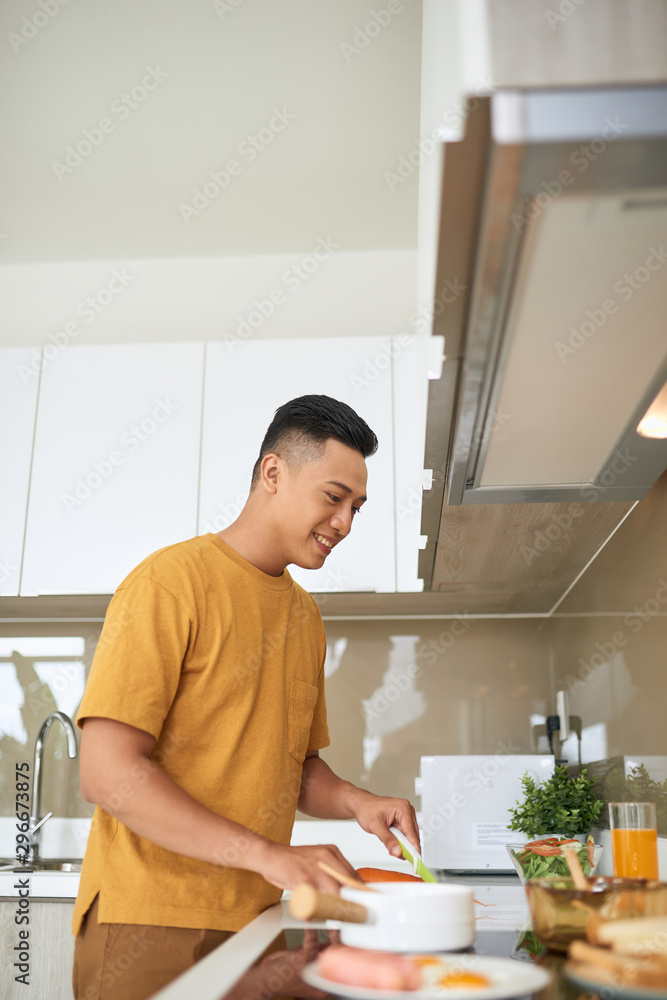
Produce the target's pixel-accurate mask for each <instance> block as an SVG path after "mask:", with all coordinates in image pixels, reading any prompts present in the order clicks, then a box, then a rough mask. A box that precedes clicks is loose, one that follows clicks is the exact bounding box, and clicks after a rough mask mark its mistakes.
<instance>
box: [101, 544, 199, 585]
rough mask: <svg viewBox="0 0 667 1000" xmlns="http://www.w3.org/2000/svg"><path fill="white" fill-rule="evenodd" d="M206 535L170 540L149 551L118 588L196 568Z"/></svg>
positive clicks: (178, 574)
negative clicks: (166, 543) (153, 550)
mask: <svg viewBox="0 0 667 1000" xmlns="http://www.w3.org/2000/svg"><path fill="white" fill-rule="evenodd" d="M208 544H209V543H208V542H207V539H206V535H194V536H193V537H192V538H186V539H185V540H183V541H180V542H172V543H171V544H170V545H165V546H163V547H162V548H161V549H156V550H155V552H151V553H150V555H148V556H146V557H145V558H144V559H142V561H141V562H140V563H138V564H137V565H136V566H135V567H134V569H132V570H131V571H130V572H129V573H128V574H127V576H126V577H125V579H124V580H123V581H122V582H121V584H120V586H119V588H118V589H121V588H123V587H127V586H129V585H130V584H132V583H136V582H137V581H139V580H155V581H157V582H162V581H164V580H165V579H171V578H172V577H174V576H176V578H179V577H182V576H183V575H184V574H187V573H188V571H189V570H193V571H194V570H196V568H197V566H198V564H200V563H201V559H202V553H203V551H205V550H206V549H207V548H208Z"/></svg>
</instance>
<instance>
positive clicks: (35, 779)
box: [26, 712, 77, 864]
mask: <svg viewBox="0 0 667 1000" xmlns="http://www.w3.org/2000/svg"><path fill="white" fill-rule="evenodd" d="M56 721H57V722H59V723H60V724H61V725H62V727H63V729H64V730H65V732H66V733H67V754H68V756H69V758H70V759H71V760H74V758H75V757H76V755H77V750H76V735H75V732H74V725H73V723H72V720H71V719H70V717H69V716H68V715H65V713H64V712H51V714H50V715H47V717H46V718H45V719H44V722H43V723H42V725H41V727H40V730H39V733H38V735H37V740H36V742H35V760H34V764H33V770H32V794H31V797H30V802H31V805H32V816H31V817H30V831H29V833H30V846H29V848H28V854H27V857H26V862H27V863H28V864H31V863H33V862H35V861H38V860H39V845H40V842H41V837H42V827H43V825H44V823H46V821H47V819H49V818H50V817H51V816H52V815H53V813H50V812H49V813H47V814H46V816H41V815H40V814H41V811H42V751H43V749H44V743H45V742H46V737H47V735H48V732H49V729H50V728H51V726H52V725H53V723H54V722H56Z"/></svg>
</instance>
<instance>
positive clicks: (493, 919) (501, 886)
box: [153, 864, 578, 1000]
mask: <svg viewBox="0 0 667 1000" xmlns="http://www.w3.org/2000/svg"><path fill="white" fill-rule="evenodd" d="M358 867H361V864H359V865H358ZM448 881H451V882H456V883H459V884H465V885H470V886H472V887H473V889H474V893H475V899H476V900H479V903H477V904H476V906H475V912H476V918H477V922H476V929H477V934H476V939H475V950H476V951H477V952H478V953H480V954H488V955H496V956H504V957H508V956H509V955H510V953H511V952H512V950H513V948H514V946H515V945H516V943H517V940H518V938H519V937H520V936H521V934H522V933H523V932H524V931H526V930H528V929H529V927H530V921H529V913H528V905H527V901H526V894H525V890H524V888H523V886H522V885H521V883H520V881H519V878H518V876H516V875H497V876H488V875H482V876H461V877H453V878H451V879H448ZM306 927H315V928H320V929H324V928H325V927H326V924H317V923H312V924H306V923H304V922H303V921H299V920H295V919H294V918H293V917H292V916H290V914H289V911H288V910H287V903H286V900H285V899H283V901H282V902H281V903H278V904H277V905H276V906H272V907H271V908H270V909H268V910H266V911H265V912H264V913H262V914H261V915H260V916H259V917H257V918H256V919H255V920H254V921H253V922H252V923H251V924H249V925H248V926H247V927H245V928H244V929H243V930H242V931H239V932H238V934H236V935H235V936H234V937H233V938H232V939H231V940H230V941H228V942H226V943H225V944H223V945H221V946H220V947H219V948H217V949H216V950H215V951H214V952H212V953H211V954H210V955H208V956H207V957H206V958H205V959H203V960H202V961H201V962H198V963H197V965H195V966H194V967H193V968H192V969H190V970H189V971H188V972H186V973H185V974H184V975H183V976H180V977H179V978H178V979H177V980H175V981H174V982H173V983H171V984H170V985H169V986H167V987H165V989H163V990H161V991H160V992H159V993H156V994H155V996H154V998H153V1000H189V998H190V997H192V996H196V997H197V998H198V1000H222V998H223V997H224V996H225V994H226V993H228V992H229V991H230V990H231V989H232V987H233V986H234V985H235V983H236V982H237V981H238V980H239V978H240V977H241V976H242V975H244V973H245V972H246V971H247V970H248V969H249V968H250V966H251V965H252V964H253V963H254V962H255V961H256V960H257V959H258V958H259V957H260V955H261V954H262V953H263V952H264V950H265V949H266V948H267V947H268V946H269V945H270V944H271V942H272V941H273V940H274V939H275V938H276V937H277V936H278V934H280V932H281V931H283V930H287V931H302V930H303V929H304V928H306ZM525 957H526V959H527V957H528V956H525ZM557 961H558V960H557ZM543 995H544V996H545V997H547V996H548V997H550V998H551V997H552V996H553V997H554V998H556V997H561V996H562V997H563V998H565V997H569V994H567V993H562V994H561V993H553V994H550V993H548V992H547V991H544V993H543ZM573 996H578V993H575V994H573Z"/></svg>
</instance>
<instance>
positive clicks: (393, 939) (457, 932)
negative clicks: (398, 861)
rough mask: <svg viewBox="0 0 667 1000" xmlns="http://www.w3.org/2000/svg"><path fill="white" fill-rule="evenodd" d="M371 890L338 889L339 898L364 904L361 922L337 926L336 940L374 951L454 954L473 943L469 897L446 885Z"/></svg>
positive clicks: (377, 885) (387, 885) (463, 889)
mask: <svg viewBox="0 0 667 1000" xmlns="http://www.w3.org/2000/svg"><path fill="white" fill-rule="evenodd" d="M370 887H371V888H372V889H376V890H377V892H373V893H370V892H365V891H364V890H363V889H351V888H348V887H347V886H344V887H343V888H342V889H341V896H342V897H343V898H344V899H349V900H352V902H354V903H359V904H360V905H361V906H365V907H366V909H367V910H368V920H367V922H366V923H365V924H353V923H341V925H340V928H341V940H342V942H343V944H347V945H351V946H352V947H353V948H376V949H378V950H380V951H455V950H457V949H460V948H467V947H469V945H471V944H472V943H473V941H474V939H475V918H474V907H473V893H472V889H469V888H468V887H467V886H464V885H455V884H454V883H449V882H438V883H430V882H429V883H423V884H422V883H419V882H372V883H370Z"/></svg>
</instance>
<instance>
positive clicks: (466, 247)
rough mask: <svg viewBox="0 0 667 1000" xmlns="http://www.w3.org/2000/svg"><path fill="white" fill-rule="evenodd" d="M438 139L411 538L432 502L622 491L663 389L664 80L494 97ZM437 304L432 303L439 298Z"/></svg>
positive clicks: (635, 479)
mask: <svg viewBox="0 0 667 1000" xmlns="http://www.w3.org/2000/svg"><path fill="white" fill-rule="evenodd" d="M466 113H467V120H466V131H465V136H464V138H463V140H462V141H458V142H451V143H450V142H447V143H446V145H445V155H444V171H443V183H442V204H441V219H440V234H439V247H438V264H437V279H436V289H435V300H436V302H437V301H438V299H439V296H438V290H439V289H440V288H441V287H444V286H445V283H446V282H447V281H449V282H450V283H451V282H452V281H453V280H454V279H456V280H458V283H459V285H458V287H461V285H465V286H466V290H465V292H464V293H463V294H461V295H460V296H459V297H458V298H457V299H456V300H455V301H454V302H453V303H451V304H449V305H445V306H444V308H443V309H442V311H441V312H440V314H439V315H436V316H435V317H434V322H433V334H435V335H439V336H444V338H445V363H444V366H443V375H442V377H441V379H439V380H438V381H434V382H432V383H431V385H430V392H429V403H428V417H427V436H426V454H425V467H426V468H428V469H432V470H433V486H432V489H431V491H430V492H427V493H425V494H424V508H423V520H422V533H423V534H424V535H427V536H429V538H430V539H431V540H433V539H434V538H436V537H437V531H438V524H439V521H440V515H441V510H442V505H443V504H447V505H457V504H497V503H517V502H533V503H535V502H544V501H570V500H572V501H580V502H581V501H584V502H585V501H593V500H631V499H637V498H640V497H642V496H644V494H645V493H646V492H647V491H648V489H649V488H650V487H651V486H652V485H653V483H654V482H655V481H656V480H657V479H658V477H659V476H660V474H661V473H662V472H663V470H664V469H665V468H666V467H667V440H650V439H647V438H644V437H641V436H640V435H638V434H637V433H636V427H637V424H638V423H639V421H640V419H641V417H642V416H643V414H644V413H645V411H646V410H647V408H648V407H649V405H650V404H651V402H652V400H653V399H654V397H655V396H657V395H658V393H659V392H660V390H661V388H662V386H663V385H664V383H665V382H666V381H667V86H662V85H661V86H632V87H623V88H609V87H599V88H586V89H557V90H521V91H518V90H500V91H497V92H495V93H494V94H493V95H492V96H491V97H485V98H473V99H470V100H469V101H468V102H467V109H466ZM446 301H447V300H446V299H445V302H446Z"/></svg>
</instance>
